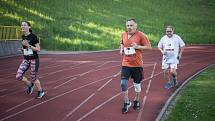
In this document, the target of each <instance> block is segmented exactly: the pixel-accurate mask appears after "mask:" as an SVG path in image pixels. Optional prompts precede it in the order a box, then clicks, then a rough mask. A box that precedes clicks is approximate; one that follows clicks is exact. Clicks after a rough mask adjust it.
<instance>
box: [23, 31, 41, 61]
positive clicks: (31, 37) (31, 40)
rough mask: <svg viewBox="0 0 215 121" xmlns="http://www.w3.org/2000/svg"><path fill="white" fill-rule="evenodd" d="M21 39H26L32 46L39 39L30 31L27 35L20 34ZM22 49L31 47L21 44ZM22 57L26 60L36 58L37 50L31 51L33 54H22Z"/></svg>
mask: <svg viewBox="0 0 215 121" xmlns="http://www.w3.org/2000/svg"><path fill="white" fill-rule="evenodd" d="M23 40H28V42H29V44H30V45H31V46H34V47H36V45H35V44H37V43H39V39H38V38H37V36H36V35H35V34H33V33H30V34H29V35H27V36H25V35H22V41H23ZM22 47H23V49H24V51H25V50H27V51H28V50H30V49H31V48H28V47H27V46H24V45H22ZM24 58H25V59H27V60H30V59H37V58H38V54H37V51H33V54H27V55H25V54H24Z"/></svg>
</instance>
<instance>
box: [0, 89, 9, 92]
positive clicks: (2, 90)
mask: <svg viewBox="0 0 215 121" xmlns="http://www.w3.org/2000/svg"><path fill="white" fill-rule="evenodd" d="M7 90H8V89H1V90H0V92H4V91H7Z"/></svg>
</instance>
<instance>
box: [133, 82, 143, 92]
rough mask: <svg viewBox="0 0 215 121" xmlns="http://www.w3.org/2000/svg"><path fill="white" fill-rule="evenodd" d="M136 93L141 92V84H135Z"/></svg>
mask: <svg viewBox="0 0 215 121" xmlns="http://www.w3.org/2000/svg"><path fill="white" fill-rule="evenodd" d="M133 85H134V90H135V92H141V84H140V83H133Z"/></svg>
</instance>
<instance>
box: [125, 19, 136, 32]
mask: <svg viewBox="0 0 215 121" xmlns="http://www.w3.org/2000/svg"><path fill="white" fill-rule="evenodd" d="M126 28H127V31H128V34H130V35H132V34H134V33H135V32H136V30H137V22H136V20H135V19H128V20H127V21H126Z"/></svg>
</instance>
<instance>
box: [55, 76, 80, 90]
mask: <svg viewBox="0 0 215 121" xmlns="http://www.w3.org/2000/svg"><path fill="white" fill-rule="evenodd" d="M75 79H77V77H74V78H72V79H69V80H68V81H66V82H64V83H62V84H60V85H58V86H55V87H54V88H53V89H57V88H59V87H61V86H63V85H65V84H67V83H69V82H71V81H73V80H75Z"/></svg>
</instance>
